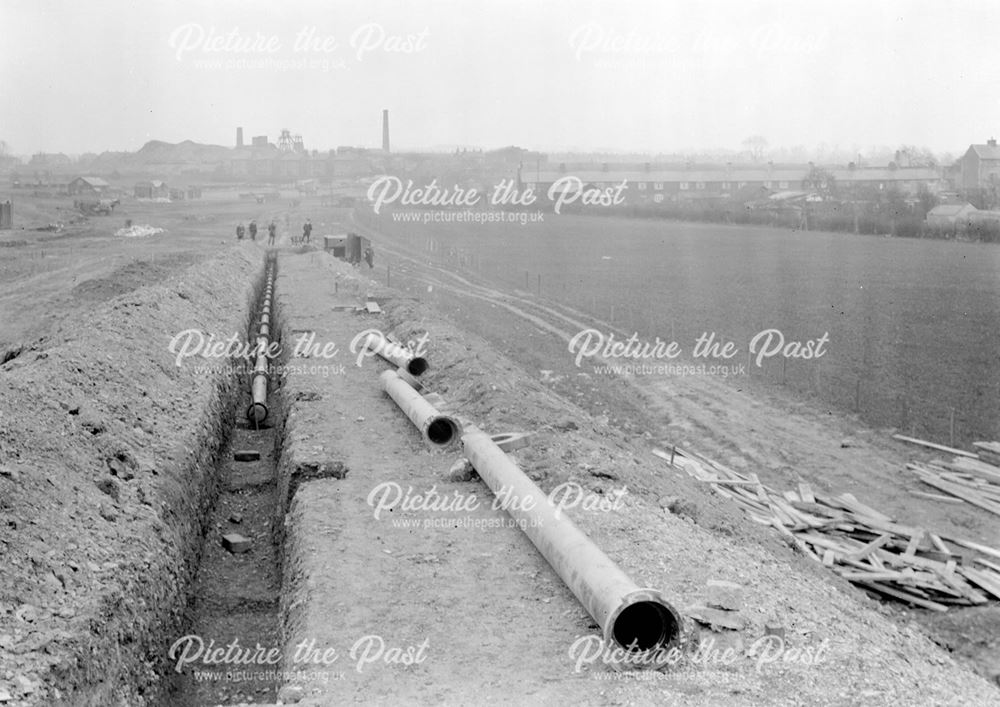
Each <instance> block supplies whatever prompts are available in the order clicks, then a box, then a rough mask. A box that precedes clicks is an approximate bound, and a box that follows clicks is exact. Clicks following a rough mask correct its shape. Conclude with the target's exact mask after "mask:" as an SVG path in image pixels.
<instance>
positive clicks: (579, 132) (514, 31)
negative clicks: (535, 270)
mask: <svg viewBox="0 0 1000 707" xmlns="http://www.w3.org/2000/svg"><path fill="white" fill-rule="evenodd" d="M998 27H1000V2H993V1H990V0H980V1H970V0H963V1H962V2H960V3H946V2H940V1H935V2H929V1H924V0H916V1H907V2H884V1H883V0H878V1H876V0H864V1H860V2H859V1H856V0H848V1H846V2H845V1H842V0H838V1H837V2H824V3H819V2H801V1H786V2H763V1H757V0H738V1H737V0H724V1H718V2H667V1H663V0H648V1H641V2H629V1H627V0H626V1H623V0H617V1H615V2H581V1H579V0H577V1H573V0H545V1H544V2H540V1H539V0H487V1H480V2H469V1H468V0H466V1H461V2H460V1H458V0H423V1H416V2H414V1H411V0H407V1H405V2H404V1H403V0H399V1H396V2H388V1H381V2H380V1H378V0H375V1H372V0H362V1H358V2H353V1H352V2H338V1H336V0H319V1H316V2H293V1H290V0H282V1H280V2H279V1H278V0H274V1H264V0H255V1H247V0H240V1H239V2H236V1H234V0H224V1H220V2H211V3H209V2H189V1H182V2H174V1H171V2H151V1H150V0H145V1H142V2H124V1H120V0H86V1H84V2H78V1H70V0H67V1H64V2H56V1H54V0H3V2H0V28H2V29H0V31H2V33H3V40H2V41H0V57H2V60H0V98H2V100H0V140H5V141H6V142H7V143H8V144H9V146H10V148H11V150H12V151H13V152H14V153H15V154H21V155H26V154H30V153H33V152H37V151H48V152H60V151H61V152H66V153H74V154H75V153H81V152H85V151H93V152H100V151H103V150H135V149H138V148H139V147H141V146H142V145H143V143H145V142H146V141H147V140H150V139H158V140H165V141H168V142H179V141H181V140H185V139H191V140H194V141H196V142H205V143H215V144H222V145H231V144H233V143H234V141H235V129H236V126H243V127H244V133H245V135H246V139H247V141H248V142H249V138H250V136H251V135H263V134H266V135H268V136H269V137H270V139H271V140H272V141H274V139H275V138H276V136H277V134H278V132H279V131H280V129H281V128H283V127H287V128H289V129H291V130H292V132H293V133H301V134H302V136H303V138H304V141H305V144H306V147H308V148H318V149H326V148H330V147H336V146H338V145H361V146H371V147H377V146H378V145H379V144H380V142H381V127H380V121H381V111H382V109H383V108H388V109H389V110H390V112H391V121H392V142H393V147H394V149H395V148H400V149H403V148H434V147H439V146H446V145H456V144H461V145H470V146H482V147H486V148H494V147H500V146H504V145H510V144H516V145H520V146H523V147H529V148H537V149H543V150H549V151H553V150H558V149H566V148H575V149H602V148H617V149H622V150H648V151H674V150H678V151H694V150H700V149H717V148H732V149H739V148H740V146H741V143H742V141H743V140H744V139H745V138H746V137H747V136H749V135H753V134H760V135H763V136H764V137H766V138H767V140H768V142H769V143H770V144H771V145H772V146H785V147H793V146H796V145H805V146H808V147H812V146H816V145H820V144H823V143H825V144H827V145H829V146H835V145H837V146H840V147H842V148H845V149H850V148H851V147H852V146H856V147H861V148H865V147H869V146H873V145H889V146H897V145H899V144H902V143H910V144H916V145H919V146H927V147H929V148H931V149H932V150H934V151H937V152H952V153H956V154H957V153H961V152H962V151H964V150H965V148H966V147H967V146H968V145H969V143H970V142H984V141H985V140H986V139H987V138H988V137H990V136H991V135H994V134H997V135H998V136H1000V69H998V67H1000V41H997V28H998ZM307 39H312V40H313V42H312V43H307V44H303V43H302V41H303V40H307ZM297 40H299V42H300V43H299V45H298V46H296V41H297ZM324 42H325V46H324Z"/></svg>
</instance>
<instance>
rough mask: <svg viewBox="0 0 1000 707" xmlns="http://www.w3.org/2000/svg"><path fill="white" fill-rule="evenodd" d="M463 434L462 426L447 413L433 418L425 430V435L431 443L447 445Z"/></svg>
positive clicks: (440, 445)
mask: <svg viewBox="0 0 1000 707" xmlns="http://www.w3.org/2000/svg"><path fill="white" fill-rule="evenodd" d="M461 434H462V428H461V426H460V425H459V424H458V423H457V422H456V421H455V420H454V419H452V418H450V417H448V416H447V415H439V416H438V417H433V418H431V419H430V420H429V421H428V423H427V428H426V429H425V430H424V437H426V438H427V441H428V442H430V443H431V444H433V445H435V446H438V447H446V446H448V445H449V444H451V443H452V442H454V441H455V440H456V439H458V437H459V436H460V435H461Z"/></svg>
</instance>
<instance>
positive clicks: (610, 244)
mask: <svg viewBox="0 0 1000 707" xmlns="http://www.w3.org/2000/svg"><path fill="white" fill-rule="evenodd" d="M544 219H545V220H544V221H543V222H540V223H528V224H525V225H521V224H497V223H492V224H436V223H432V224H426V225H425V224H422V223H412V222H407V223H403V222H400V221H397V220H394V219H393V217H392V214H391V213H386V212H383V214H382V215H381V216H380V217H379V218H378V221H377V224H376V225H377V227H378V228H379V229H380V230H382V231H383V232H385V233H386V234H387V235H390V236H391V237H392V238H393V239H394V240H396V241H398V242H400V243H406V244H408V245H409V246H410V247H412V248H414V249H416V250H420V251H423V252H425V253H426V254H427V255H428V256H429V257H432V258H435V259H436V260H439V261H441V262H447V263H451V264H452V265H453V266H454V267H457V268H462V269H464V270H468V271H470V272H473V273H475V274H477V275H478V276H480V277H482V278H483V279H487V280H492V281H495V282H499V283H504V284H506V285H507V286H510V287H516V288H518V289H522V290H527V291H530V292H536V293H537V292H538V291H540V292H541V295H542V296H543V297H545V298H549V299H552V300H556V301H561V302H564V303H567V304H571V305H573V306H576V307H578V308H580V309H583V310H586V311H588V312H590V313H592V314H594V315H596V316H599V317H601V318H603V319H605V320H609V321H612V322H613V323H614V324H615V325H616V326H618V327H620V328H622V329H626V330H628V331H635V332H638V333H639V335H640V336H641V337H643V338H646V339H652V338H653V337H655V336H659V337H660V338H662V339H665V340H666V339H669V340H675V341H677V342H678V343H679V344H680V345H681V347H682V348H683V349H684V351H685V353H690V351H691V349H692V347H693V345H694V342H695V340H696V339H697V337H698V336H700V335H701V334H702V333H705V332H708V333H714V334H715V337H716V339H717V340H727V341H733V342H735V344H736V346H737V348H738V349H739V350H740V352H741V357H737V360H743V361H745V360H746V354H747V350H748V344H749V342H750V340H751V338H752V337H753V336H754V335H755V334H756V333H758V332H761V331H763V330H765V329H772V328H774V329H778V330H780V331H781V333H782V335H783V336H784V337H785V339H786V341H806V340H816V339H817V338H818V337H820V336H822V335H823V334H824V333H827V334H828V336H829V344H827V346H826V348H827V351H828V353H827V354H826V355H825V356H823V357H822V358H821V359H818V360H801V359H795V358H788V359H787V360H786V359H785V358H784V357H782V356H780V355H779V356H774V357H771V358H770V359H767V360H764V361H763V365H762V367H761V368H757V367H756V366H753V367H752V370H751V377H752V378H753V379H754V380H755V381H767V382H771V383H773V384H785V385H787V386H789V387H790V388H791V389H792V390H793V391H795V392H796V393H797V394H800V395H802V396H804V397H813V398H818V399H819V400H820V401H823V402H825V403H828V404H831V405H834V406H836V407H838V408H840V409H846V410H857V411H858V412H860V413H861V414H862V416H863V417H864V419H866V420H867V421H868V422H869V423H870V424H872V425H877V426H888V427H899V428H900V429H902V430H904V431H906V432H907V433H915V434H918V435H922V436H927V437H930V438H933V439H936V440H938V441H944V442H945V443H947V442H949V441H950V440H951V437H952V432H951V431H952V425H954V439H955V442H956V443H962V442H969V441H971V440H973V439H982V438H990V439H994V438H997V437H998V436H1000V424H998V423H1000V279H998V278H997V274H998V273H1000V248H998V247H996V246H994V245H984V244H969V243H953V242H941V241H924V240H911V239H891V238H880V237H871V236H854V235H850V234H831V233H816V232H812V233H802V232H797V231H789V230H779V229H769V228H759V227H738V226H732V227H730V226H720V225H709V224H691V223H677V222H665V221H646V220H629V219H617V218H601V217H582V216H557V215H554V214H550V213H546V214H544ZM737 384H739V383H738V381H737ZM953 420H954V421H953Z"/></svg>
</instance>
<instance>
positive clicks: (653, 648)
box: [604, 589, 683, 670]
mask: <svg viewBox="0 0 1000 707" xmlns="http://www.w3.org/2000/svg"><path fill="white" fill-rule="evenodd" d="M682 626H683V624H682V620H681V616H680V614H679V613H678V612H677V610H676V609H675V608H674V607H673V606H671V605H670V604H669V603H667V601H666V600H665V599H664V598H663V597H662V596H661V595H660V593H659V592H658V591H656V590H654V589H639V590H637V591H635V592H632V593H631V594H629V595H627V596H626V597H625V598H624V600H623V601H622V602H621V604H619V605H618V607H617V608H616V609H615V610H614V612H612V614H611V615H610V616H609V617H608V620H607V622H606V623H605V626H604V640H605V642H606V643H607V644H608V645H609V646H613V647H614V648H615V649H617V650H618V651H621V652H622V654H623V655H624V656H625V657H624V660H623V661H622V663H621V664H620V665H619V666H618V667H620V668H622V669H626V670H627V669H638V670H657V669H659V668H663V667H666V666H667V665H669V664H672V663H675V662H676V656H675V655H674V652H675V650H677V649H679V648H680V645H681V643H682Z"/></svg>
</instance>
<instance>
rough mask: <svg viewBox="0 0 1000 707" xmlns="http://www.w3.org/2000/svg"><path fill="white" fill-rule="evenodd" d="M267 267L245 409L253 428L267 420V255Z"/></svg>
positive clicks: (270, 277) (270, 273) (270, 280)
mask: <svg viewBox="0 0 1000 707" xmlns="http://www.w3.org/2000/svg"><path fill="white" fill-rule="evenodd" d="M268 261H269V262H268V266H267V269H266V271H265V276H264V277H265V285H264V295H263V298H262V301H261V309H260V328H259V331H258V335H257V345H256V351H257V359H256V361H255V363H254V368H253V374H252V375H251V382H250V397H251V398H252V402H251V403H250V407H249V408H247V420H248V421H249V422H250V423H251V424H253V425H254V426H260V425H261V424H263V423H264V421H265V420H266V419H267V413H268V410H267V380H268V375H269V371H268V368H269V365H268V364H269V361H268V356H267V350H268V347H269V346H270V336H271V298H272V295H273V292H274V265H273V262H274V256H273V255H268Z"/></svg>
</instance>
